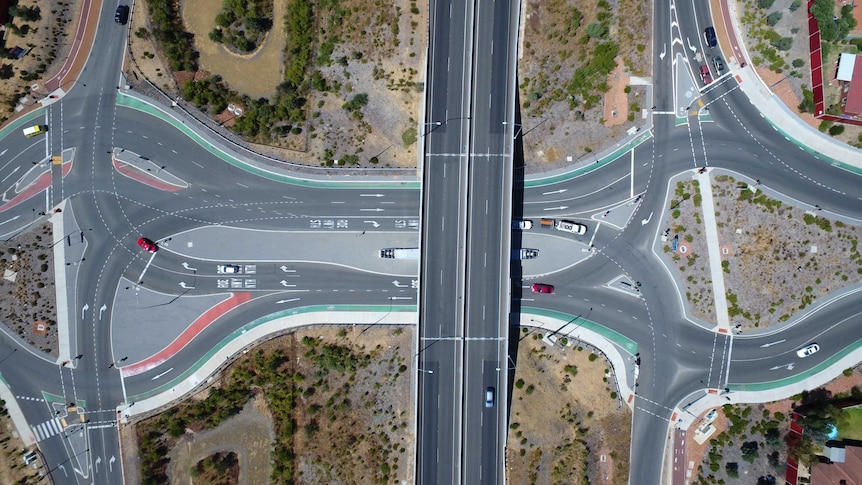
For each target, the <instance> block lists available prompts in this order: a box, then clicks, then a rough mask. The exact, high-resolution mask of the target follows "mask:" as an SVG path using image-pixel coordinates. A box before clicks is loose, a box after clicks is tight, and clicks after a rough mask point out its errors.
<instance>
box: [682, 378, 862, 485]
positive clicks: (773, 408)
mask: <svg viewBox="0 0 862 485" xmlns="http://www.w3.org/2000/svg"><path fill="white" fill-rule="evenodd" d="M854 386H862V373H860V369H859V368H858V367H857V368H856V369H855V370H854V372H853V373H852V374H851V375H850V376H845V375H841V376H839V377H837V378H835V379H834V380H832V381H830V382H829V383H828V384H826V385H825V386H823V387H824V388H825V389H827V390H828V391H830V392H831V393H832V395H833V396H834V395H837V394H841V393H848V392H850V390H851V389H852V388H853V387H854ZM794 403H795V401H793V400H792V399H783V400H781V401H773V402H771V403H765V404H752V405H740V406H737V408H738V409H739V410H743V409H745V408H746V407H750V408H752V411H751V414H750V415H749V417H750V419H749V428H748V431H747V432H746V435H748V436H751V437H752V438H751V439H753V437H754V436H755V435H756V434H757V433H754V432H751V429H750V426H751V425H752V424H756V422H757V421H758V420H760V419H761V418H762V417H763V416H764V410H766V411H768V412H769V414H770V415H771V416H773V417H774V416H775V413H782V414H783V415H784V416H785V417H786V419H785V420H784V421H783V422H782V423H781V426H780V428H779V429H780V431H781V435H782V437H783V436H784V435H785V434H786V433H787V431H788V430H789V428H790V421H789V417H790V414H791V412H792V411H793V405H794ZM718 412H719V415H718V417H717V418H716V419H715V421H713V425H714V426H715V427H716V432H715V434H713V435H712V437H711V439H709V440H707V441H705V442H704V444H702V445H698V444H697V442H696V441H695V440H694V434H693V433H694V428H692V429H690V430H689V435H688V439H687V440H686V448H685V453H686V463H687V464H688V462H690V461H693V462H694V464H695V466H696V469H695V470H693V471H692V476H694V477H696V480H694V481H692V483H714V482H710V481H707V476H708V475H714V476H715V477H716V478H717V479H724V480H725V483H737V481H736V480H738V479H731V478H730V477H728V476H727V475H726V473H725V469H724V463H727V462H731V461H735V462H737V463H738V464H739V467H740V468H739V474H740V476H745V477H753V478H754V480H753V481H751V482H746V483H755V481H756V479H757V477H759V476H762V475H766V474H771V475H773V476H775V477H779V478H780V477H783V476H784V464H785V462H786V459H787V453H786V449H784V450H781V451H780V462H781V468H780V469H775V468H774V467H772V466H771V465H769V464H768V462H767V460H766V459H765V457H764V456H763V455H765V453H763V452H761V459H759V460H756V461H755V462H754V463H747V462H746V461H745V460H742V459H741V458H740V450H739V447H740V443H738V442H733V443H732V444H730V445H728V444H726V443H724V441H723V440H719V439H717V438H719V436H720V434H721V433H722V432H724V431H725V430H726V429H727V427H728V420H727V417H726V415H725V413H724V411H723V410H722V409H721V408H718ZM704 414H706V413H704ZM702 417H703V416H701V418H702ZM759 441H761V442H762V438H759ZM761 448H763V449H765V448H766V447H765V446H764V444H763V443H761ZM782 448H785V447H784V446H782ZM707 452H711V453H717V454H719V455H721V456H722V465H721V468H720V470H719V472H712V471H710V470H709V460H708V459H707Z"/></svg>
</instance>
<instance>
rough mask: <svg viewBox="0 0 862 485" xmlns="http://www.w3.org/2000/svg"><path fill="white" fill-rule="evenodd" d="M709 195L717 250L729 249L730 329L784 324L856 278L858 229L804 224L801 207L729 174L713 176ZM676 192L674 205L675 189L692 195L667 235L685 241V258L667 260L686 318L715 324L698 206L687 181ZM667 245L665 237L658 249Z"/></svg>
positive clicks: (814, 221) (859, 270) (860, 271)
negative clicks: (682, 294) (744, 185)
mask: <svg viewBox="0 0 862 485" xmlns="http://www.w3.org/2000/svg"><path fill="white" fill-rule="evenodd" d="M680 187H682V188H681V189H680ZM712 190H713V197H714V199H715V203H716V223H717V225H718V238H719V245H721V246H722V247H724V248H727V250H728V253H727V255H725V256H723V257H722V259H723V261H722V265H723V266H724V273H723V275H724V281H725V286H726V288H727V293H728V310H729V312H730V317H731V321H730V323H731V325H737V324H738V325H741V326H742V328H751V327H768V326H771V325H775V324H777V323H781V322H784V321H787V320H788V319H789V318H790V317H792V316H793V315H795V314H796V313H797V312H799V311H801V310H803V309H805V308H807V307H809V306H811V305H812V304H813V303H814V302H815V300H816V299H817V298H821V297H823V296H825V295H826V294H827V293H829V292H830V291H831V292H834V291H835V290H839V289H841V288H843V287H846V286H849V285H852V284H855V283H857V282H859V281H862V255H860V251H859V247H858V241H859V235H860V229H859V228H857V227H855V226H848V225H844V224H842V223H840V222H831V223H829V222H828V221H825V220H824V219H822V218H815V217H814V216H813V214H808V216H807V220H806V213H805V211H804V210H803V209H800V208H796V207H793V206H790V205H788V204H787V203H778V201H774V200H771V199H767V198H765V197H762V196H755V195H753V194H752V192H750V191H749V190H740V188H739V186H738V184H737V182H736V180H734V179H733V178H732V177H728V176H717V177H714V178H713V186H712ZM677 191H678V192H677V194H675V197H676V200H681V198H680V197H679V195H678V194H679V192H682V193H689V194H692V197H691V199H689V200H687V201H684V202H682V203H681V204H680V205H679V217H678V218H673V214H675V212H674V213H672V216H671V221H670V223H669V226H670V228H671V234H670V238H673V236H674V235H675V234H678V235H679V237H680V241H685V240H687V239H691V242H690V244H689V246H690V250H689V252H688V253H687V254H686V255H683V254H681V253H680V252H679V251H677V253H676V254H673V255H672V259H673V261H674V265H673V268H674V269H675V270H676V271H677V274H678V278H679V279H680V280H682V281H684V282H685V289H686V296H687V298H688V301H689V304H690V306H691V310H692V312H693V314H694V315H695V316H696V317H698V318H701V319H703V320H705V321H709V322H715V311H714V308H713V307H714V301H713V298H712V287H711V284H712V281H711V278H710V274H709V261H708V259H707V256H706V254H707V253H706V238H705V236H704V234H703V233H702V229H703V225H702V221H701V214H702V209H701V208H699V207H695V203H694V194H696V188H695V186H694V182H693V181H686V182H681V185H679V184H678V185H677ZM749 196H751V197H749ZM817 215H822V213H817ZM824 221H825V222H824ZM808 222H811V223H808ZM818 224H822V226H818ZM827 227H828V229H829V230H825V229H824V228H827ZM670 244H671V243H670V240H668V242H667V243H666V244H665V246H664V247H665V252H669V251H670ZM812 247H816V252H812Z"/></svg>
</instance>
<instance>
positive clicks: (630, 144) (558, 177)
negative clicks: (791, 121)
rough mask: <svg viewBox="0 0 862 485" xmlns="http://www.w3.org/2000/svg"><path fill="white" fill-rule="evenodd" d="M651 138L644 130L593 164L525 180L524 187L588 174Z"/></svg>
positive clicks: (540, 185) (650, 133) (563, 180)
mask: <svg viewBox="0 0 862 485" xmlns="http://www.w3.org/2000/svg"><path fill="white" fill-rule="evenodd" d="M650 138H652V132H650V131H649V130H647V131H645V132H643V133H642V134H641V135H639V136H637V137H635V138H634V139H632V140H631V141H630V142H628V143H626V144H625V145H623V146H621V147H619V148H617V149H616V150H614V151H613V152H611V153H609V154H607V155H605V156H604V157H602V158H601V159H599V160H596V163H591V164H589V165H585V166H583V167H581V168H579V169H576V170H572V171H570V172H564V173H560V174H557V175H552V176H550V177H541V178H536V179H531V180H525V181H524V187H526V188H532V187H542V186H545V185H551V184H557V183H560V182H567V181H569V180H572V179H576V178H578V177H580V176H582V175H586V174H588V173H590V172H592V171H595V170H598V169H600V168H602V167H604V166H605V165H607V164H609V163H611V162H613V161H614V160H616V159H617V158H620V157H621V156H623V155H625V154H626V153H628V152H629V151H631V150H634V149H635V148H637V147H638V146H640V145H641V144H642V143H643V142H645V141H647V140H649V139H650Z"/></svg>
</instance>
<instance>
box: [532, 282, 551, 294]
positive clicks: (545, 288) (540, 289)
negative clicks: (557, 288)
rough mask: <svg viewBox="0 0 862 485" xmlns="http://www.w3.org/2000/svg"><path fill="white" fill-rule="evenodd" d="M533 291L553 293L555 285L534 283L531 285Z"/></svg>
mask: <svg viewBox="0 0 862 485" xmlns="http://www.w3.org/2000/svg"><path fill="white" fill-rule="evenodd" d="M531 288H532V289H533V293H553V292H554V285H546V284H544V283H533V286H531Z"/></svg>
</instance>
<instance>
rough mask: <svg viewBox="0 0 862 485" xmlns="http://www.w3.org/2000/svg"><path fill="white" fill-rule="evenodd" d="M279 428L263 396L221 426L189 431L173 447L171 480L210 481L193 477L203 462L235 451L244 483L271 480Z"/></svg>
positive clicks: (176, 481)
mask: <svg viewBox="0 0 862 485" xmlns="http://www.w3.org/2000/svg"><path fill="white" fill-rule="evenodd" d="M274 439H275V430H273V427H272V416H271V415H270V413H269V411H268V410H267V408H266V402H265V401H264V400H263V399H255V398H252V400H251V401H250V402H249V403H248V404H247V405H246V407H245V409H243V410H242V412H241V413H240V414H238V415H237V416H234V417H232V418H230V419H229V420H227V421H225V422H224V423H222V424H221V425H220V426H219V427H217V428H215V429H211V430H207V431H203V432H200V433H186V436H183V437H182V438H181V439H180V440H179V442H177V444H176V446H174V448H173V450H171V468H170V472H169V475H168V476H169V477H170V478H171V483H174V484H182V483H206V482H203V481H200V480H195V479H193V478H190V477H189V470H190V469H191V468H192V467H193V466H194V465H195V464H196V463H198V462H199V461H201V460H203V459H205V458H207V457H209V456H210V455H213V454H215V453H218V452H224V451H232V452H234V453H236V455H238V456H239V480H238V482H237V483H239V484H240V485H254V484H256V483H268V482H269V476H270V473H271V468H272V466H271V461H270V453H271V452H272V441H273V440H274Z"/></svg>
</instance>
